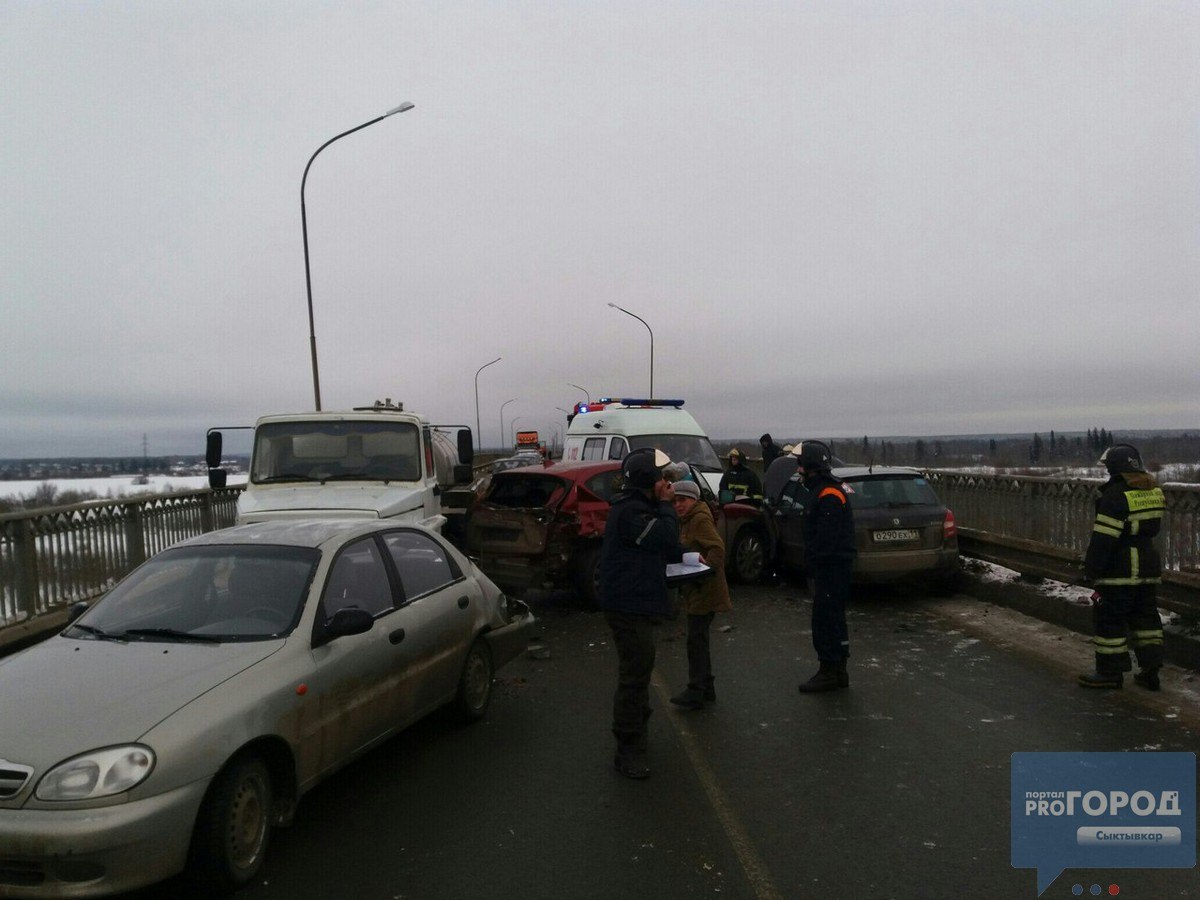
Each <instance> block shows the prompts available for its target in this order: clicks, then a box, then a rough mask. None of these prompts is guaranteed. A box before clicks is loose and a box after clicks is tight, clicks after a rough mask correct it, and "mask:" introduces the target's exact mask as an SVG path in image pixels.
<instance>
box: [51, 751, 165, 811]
mask: <svg viewBox="0 0 1200 900" xmlns="http://www.w3.org/2000/svg"><path fill="white" fill-rule="evenodd" d="M153 769H154V751H153V750H151V749H150V748H149V747H140V746H138V745H136V744H130V745H128V746H125V747H109V748H108V749H106V750H93V751H92V752H91V753H84V754H83V755H82V756H76V757H75V758H74V759H68V760H67V761H66V762H63V763H59V764H58V765H57V766H55V767H54V768H53V769H51V770H50V771H49V772H47V773H46V775H45V777H43V778H42V780H41V782H39V783H38V786H37V791H36V792H35V793H36V796H37V798H38V799H39V800H95V799H97V798H100V797H111V796H113V795H114V794H120V793H122V792H123V791H127V790H129V789H130V788H133V787H136V786H137V785H139V784H141V783H142V782H143V781H145V779H146V776H147V775H149V774H150V773H151V771H153Z"/></svg>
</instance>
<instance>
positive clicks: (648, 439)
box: [629, 434, 722, 472]
mask: <svg viewBox="0 0 1200 900" xmlns="http://www.w3.org/2000/svg"><path fill="white" fill-rule="evenodd" d="M629 446H630V448H631V449H633V450H640V449H641V448H643V447H654V448H656V449H658V450H661V451H662V452H663V453H665V454H667V456H669V457H671V462H690V463H691V464H692V465H693V466H695V467H696V468H697V469H699V470H700V471H701V472H720V471H721V470H722V469H721V459H720V457H718V456H717V451H716V450H714V449H713V445H712V444H711V443H710V442H709V440H708V438H706V437H705V436H704V435H702V434H639V435H636V436H635V435H630V437H629Z"/></svg>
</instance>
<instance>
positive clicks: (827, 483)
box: [792, 441, 858, 694]
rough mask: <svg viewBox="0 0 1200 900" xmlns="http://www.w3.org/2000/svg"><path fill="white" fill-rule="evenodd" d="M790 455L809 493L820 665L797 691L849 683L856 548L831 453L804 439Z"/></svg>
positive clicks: (808, 536)
mask: <svg viewBox="0 0 1200 900" xmlns="http://www.w3.org/2000/svg"><path fill="white" fill-rule="evenodd" d="M792 453H793V454H794V455H795V456H796V462H797V467H798V469H799V472H800V475H801V477H803V478H804V486H805V487H806V488H807V489H808V491H809V500H808V502H807V504H806V507H807V508H806V510H805V516H804V566H805V568H806V569H807V570H808V573H809V576H810V577H811V578H812V584H813V593H812V603H813V607H812V641H813V648H814V649H815V650H816V651H817V659H818V660H819V661H820V668H819V669H818V670H817V673H816V674H815V675H813V677H812V678H810V679H808V681H806V682H804V683H803V684H801V685H800V693H802V694H808V693H813V692H815V691H833V690H837V689H838V688H844V687H849V685H850V676H849V674H848V673H847V671H846V659H847V658H848V657H849V656H850V633H849V631H848V629H847V628H846V601H848V600H849V599H850V570H851V568H852V567H853V566H854V557H855V556H856V555H857V552H858V551H857V550H856V549H855V545H854V516H853V514H852V513H851V511H850V501H849V498H847V496H846V491H847V490H848V489H847V488H844V487H843V485H842V483H841V482H840V481H838V480H837V479H835V478H834V477H833V475H832V473H831V472H830V467H831V463H832V459H833V454H831V453H830V452H829V448H828V447H826V446H825V445H824V444H822V443H821V442H820V441H804V442H803V443H801V444H798V445H797V446H796V447H795V448H794V449H793V450H792Z"/></svg>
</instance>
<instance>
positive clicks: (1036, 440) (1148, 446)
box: [718, 428, 1200, 481]
mask: <svg viewBox="0 0 1200 900" xmlns="http://www.w3.org/2000/svg"><path fill="white" fill-rule="evenodd" d="M780 443H784V442H782V441H781V442H780ZM826 443H828V444H829V446H830V449H832V450H833V453H834V455H835V456H838V457H840V458H841V459H843V460H845V461H846V462H849V463H856V464H857V463H862V464H871V463H873V464H875V465H881V466H882V465H889V466H917V467H923V468H948V469H949V468H961V467H966V466H988V467H991V468H995V469H1003V470H1007V471H1011V472H1014V473H1020V472H1021V471H1023V470H1025V469H1030V468H1038V469H1047V468H1049V469H1054V468H1081V467H1087V466H1092V467H1094V466H1096V465H1097V461H1098V460H1099V458H1100V454H1101V453H1102V452H1103V451H1104V448H1105V447H1111V446H1112V445H1113V444H1120V443H1130V444H1133V445H1134V446H1135V447H1137V448H1138V450H1139V451H1140V452H1141V454H1142V458H1143V459H1144V460H1145V461H1146V465H1147V467H1148V468H1149V469H1150V470H1151V471H1152V472H1153V471H1157V469H1158V468H1159V467H1161V466H1163V465H1165V464H1168V463H1171V464H1183V465H1190V466H1192V467H1193V469H1192V471H1191V475H1190V477H1189V476H1188V474H1187V473H1186V472H1185V473H1184V475H1183V479H1184V480H1190V481H1200V432H1197V433H1195V434H1193V433H1190V432H1184V433H1182V434H1156V433H1153V432H1147V433H1136V434H1128V435H1126V434H1120V433H1118V432H1113V431H1110V430H1109V429H1107V428H1089V429H1088V430H1087V432H1086V434H1071V435H1062V434H1059V433H1058V432H1056V431H1049V432H1045V433H1040V434H1033V435H1029V436H1024V435H1003V436H999V437H936V438H935V437H929V438H921V437H914V438H901V439H896V438H892V439H881V438H871V437H870V436H868V435H864V436H863V438H862V439H861V440H851V439H845V438H843V439H835V440H827V441H826ZM733 446H738V447H741V448H742V450H743V452H749V453H750V455H751V456H757V453H756V452H755V451H756V450H757V442H753V443H751V442H721V443H720V444H719V445H718V452H720V453H721V454H722V455H725V454H726V453H728V448H730V447H733ZM722 448H723V449H722Z"/></svg>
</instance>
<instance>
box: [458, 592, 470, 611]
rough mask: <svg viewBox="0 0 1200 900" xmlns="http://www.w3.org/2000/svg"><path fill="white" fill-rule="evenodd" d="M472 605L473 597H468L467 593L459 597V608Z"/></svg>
mask: <svg viewBox="0 0 1200 900" xmlns="http://www.w3.org/2000/svg"><path fill="white" fill-rule="evenodd" d="M470 605H471V598H470V597H467V596H466V595H463V596H462V597H459V598H458V608H459V609H466V608H467V607H468V606H470Z"/></svg>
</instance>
